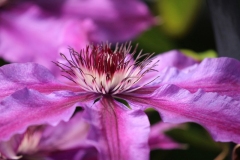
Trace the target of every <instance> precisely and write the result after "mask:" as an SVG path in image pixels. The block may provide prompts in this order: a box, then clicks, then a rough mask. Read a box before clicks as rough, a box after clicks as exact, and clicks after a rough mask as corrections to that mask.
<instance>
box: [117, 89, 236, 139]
mask: <svg viewBox="0 0 240 160" xmlns="http://www.w3.org/2000/svg"><path fill="white" fill-rule="evenodd" d="M121 98H123V99H125V100H127V102H128V103H129V104H130V106H132V107H134V106H135V107H137V108H140V107H143V108H148V107H154V108H155V109H156V110H158V111H159V112H160V115H161V117H162V119H163V120H164V121H165V122H171V123H182V122H196V123H199V124H201V125H202V126H204V127H205V128H207V129H208V130H209V132H210V133H211V134H212V136H213V138H214V139H215V140H217V141H222V142H228V141H233V142H236V143H239V142H240V136H239V135H240V130H239V128H240V118H239V115H240V102H239V101H236V100H234V99H233V98H231V97H228V96H222V95H219V94H218V93H213V92H210V93H207V92H204V91H203V90H200V89H199V90H198V91H197V92H195V93H191V92H189V91H188V90H185V89H182V88H179V87H177V86H175V85H164V86H162V87H160V88H159V89H157V90H156V91H155V92H154V93H153V94H151V95H150V94H149V95H146V96H145V97H143V96H141V97H138V96H130V95H127V96H126V95H121Z"/></svg>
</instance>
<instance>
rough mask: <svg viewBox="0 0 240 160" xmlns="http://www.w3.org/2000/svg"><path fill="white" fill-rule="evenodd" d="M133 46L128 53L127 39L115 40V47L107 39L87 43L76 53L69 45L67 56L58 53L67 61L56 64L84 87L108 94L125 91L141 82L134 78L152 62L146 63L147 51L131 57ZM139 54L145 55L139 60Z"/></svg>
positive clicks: (139, 78) (140, 56) (139, 76)
mask: <svg viewBox="0 0 240 160" xmlns="http://www.w3.org/2000/svg"><path fill="white" fill-rule="evenodd" d="M136 48H137V47H135V49H134V51H133V53H132V54H130V51H131V49H132V46H131V44H130V43H128V44H122V45H120V46H118V44H117V45H116V47H115V50H111V44H109V43H103V44H101V45H91V46H87V47H86V49H85V50H81V51H80V52H79V53H78V52H76V51H74V50H73V49H70V56H71V59H68V58H67V57H66V56H65V55H63V54H61V55H62V56H63V57H64V58H65V59H66V60H67V62H68V63H69V65H65V64H63V63H60V62H58V63H56V64H57V65H58V66H59V67H60V68H61V69H62V70H63V71H64V72H65V73H67V76H65V77H67V78H68V79H70V80H72V81H73V82H75V83H76V84H78V85H79V86H80V87H81V88H83V89H84V90H86V91H91V92H96V93H102V94H112V95H113V94H118V93H122V92H129V91H132V90H134V89H136V88H139V87H140V86H141V85H140V84H138V82H139V81H140V80H141V78H142V77H143V75H144V74H145V73H146V72H148V71H150V70H151V68H152V67H153V65H155V64H152V65H150V66H149V64H150V62H151V61H147V59H149V58H150V56H151V55H147V56H146V55H141V54H139V55H138V56H137V58H136V59H135V60H134V58H133V56H134V55H135V54H136ZM143 56H145V59H144V60H143V61H142V62H139V59H140V58H142V57H143Z"/></svg>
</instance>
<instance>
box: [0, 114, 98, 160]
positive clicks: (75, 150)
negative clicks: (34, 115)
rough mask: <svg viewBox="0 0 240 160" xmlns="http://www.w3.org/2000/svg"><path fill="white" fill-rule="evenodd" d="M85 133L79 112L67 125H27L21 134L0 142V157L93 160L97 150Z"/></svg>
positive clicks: (86, 129)
mask: <svg viewBox="0 0 240 160" xmlns="http://www.w3.org/2000/svg"><path fill="white" fill-rule="evenodd" d="M88 130H89V125H88V124H87V123H86V122H84V121H83V119H82V113H77V114H76V115H75V116H74V117H73V118H72V119H70V120H69V121H68V122H60V123H59V124H58V125H57V126H50V125H39V126H31V127H29V128H28V129H27V130H26V131H24V133H22V134H16V135H14V136H12V137H11V138H10V139H9V140H8V141H2V142H0V158H2V159H41V160H47V159H51V160H59V159H66V160H78V159H85V160H88V159H89V160H90V159H91V158H95V159H96V157H97V151H96V149H95V148H94V147H93V145H91V142H88V141H87V139H86V138H87V135H88ZM59 156H61V158H60V157H59Z"/></svg>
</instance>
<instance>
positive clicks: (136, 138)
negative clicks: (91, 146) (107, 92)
mask: <svg viewBox="0 0 240 160" xmlns="http://www.w3.org/2000/svg"><path fill="white" fill-rule="evenodd" d="M85 114H86V119H87V120H88V121H89V123H91V124H92V131H91V135H90V137H89V138H90V139H93V140H96V147H97V148H98V151H99V156H100V157H99V159H100V160H125V159H139V160H146V159H148V154H149V146H148V134H149V131H150V130H149V122H148V118H147V116H146V115H145V113H144V112H143V111H141V110H130V109H129V108H127V107H126V106H124V105H123V104H120V103H118V102H116V101H115V100H113V99H112V98H110V97H108V98H107V97H103V98H102V99H101V100H99V101H98V102H96V103H95V104H94V106H91V107H88V108H87V109H86V111H85Z"/></svg>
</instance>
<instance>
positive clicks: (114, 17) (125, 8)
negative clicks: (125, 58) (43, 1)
mask: <svg viewBox="0 0 240 160" xmlns="http://www.w3.org/2000/svg"><path fill="white" fill-rule="evenodd" d="M133 8H134V9H133ZM63 12H64V13H66V14H70V15H74V16H78V17H81V18H91V19H92V20H93V22H94V24H95V25H96V30H97V31H96V32H95V33H94V34H92V35H91V37H90V39H91V40H94V41H97V42H101V41H111V42H119V41H125V40H129V39H131V38H133V37H135V36H136V35H138V34H139V33H140V32H142V31H144V30H146V29H148V28H149V27H150V26H151V25H153V23H155V20H154V18H153V17H152V16H151V14H150V12H149V10H148V7H147V6H146V5H145V4H144V3H143V2H141V1H139V0H100V1H99V0H91V1H82V0H68V1H66V3H65V5H64V6H63ZM99 13H101V14H99Z"/></svg>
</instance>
